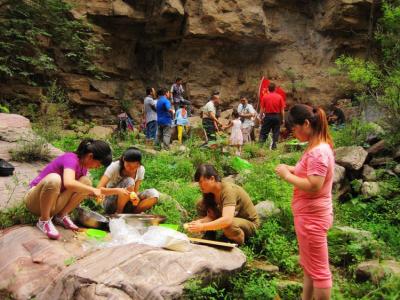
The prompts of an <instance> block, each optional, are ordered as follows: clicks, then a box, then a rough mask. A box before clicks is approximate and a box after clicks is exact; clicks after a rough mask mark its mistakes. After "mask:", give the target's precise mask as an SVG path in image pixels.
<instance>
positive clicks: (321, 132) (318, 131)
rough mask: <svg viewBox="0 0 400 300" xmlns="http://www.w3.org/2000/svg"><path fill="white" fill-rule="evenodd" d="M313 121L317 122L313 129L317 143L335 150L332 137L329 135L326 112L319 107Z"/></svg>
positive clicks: (315, 110) (314, 112)
mask: <svg viewBox="0 0 400 300" xmlns="http://www.w3.org/2000/svg"><path fill="white" fill-rule="evenodd" d="M312 111H313V114H314V116H313V119H314V120H315V125H314V127H313V131H314V135H315V136H317V139H316V141H317V143H319V142H325V143H327V144H329V146H331V148H333V141H332V137H331V135H330V133H329V126H328V119H327V118H326V114H325V111H324V110H323V109H322V108H320V107H318V108H314V109H313V110H312Z"/></svg>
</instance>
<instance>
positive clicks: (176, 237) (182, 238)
mask: <svg viewBox="0 0 400 300" xmlns="http://www.w3.org/2000/svg"><path fill="white" fill-rule="evenodd" d="M143 243H144V244H146V245H150V246H155V247H163V248H166V249H170V250H174V251H180V252H186V251H189V250H190V240H189V238H188V237H187V235H186V234H184V233H181V232H178V231H175V230H173V229H169V228H165V227H160V226H150V227H149V229H148V230H147V232H146V233H145V234H144V235H143Z"/></svg>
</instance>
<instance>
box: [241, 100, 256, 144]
mask: <svg viewBox="0 0 400 300" xmlns="http://www.w3.org/2000/svg"><path fill="white" fill-rule="evenodd" d="M238 113H239V115H240V119H241V120H242V134H243V143H247V142H251V137H250V135H251V131H252V130H253V127H254V118H255V116H256V111H255V109H254V107H253V105H251V104H249V102H248V100H247V98H246V97H241V98H240V104H239V106H238Z"/></svg>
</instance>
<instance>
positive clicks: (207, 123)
mask: <svg viewBox="0 0 400 300" xmlns="http://www.w3.org/2000/svg"><path fill="white" fill-rule="evenodd" d="M202 123H203V128H204V130H205V131H206V134H207V139H208V140H209V141H215V140H216V139H217V137H216V136H215V126H214V121H213V120H211V119H209V118H204V119H203V121H202Z"/></svg>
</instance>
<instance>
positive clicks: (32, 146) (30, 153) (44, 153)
mask: <svg viewBox="0 0 400 300" xmlns="http://www.w3.org/2000/svg"><path fill="white" fill-rule="evenodd" d="M10 154H11V158H12V160H14V161H20V162H32V161H39V160H42V161H43V160H44V161H49V160H50V150H49V147H48V144H47V142H46V141H45V140H44V139H43V138H36V139H34V140H32V141H21V142H19V143H18V148H17V149H15V150H11V151H10Z"/></svg>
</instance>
